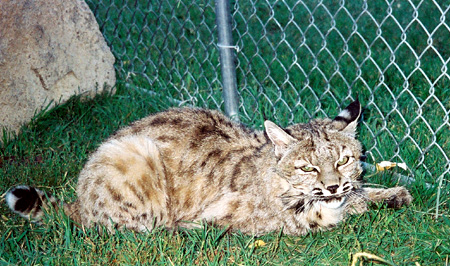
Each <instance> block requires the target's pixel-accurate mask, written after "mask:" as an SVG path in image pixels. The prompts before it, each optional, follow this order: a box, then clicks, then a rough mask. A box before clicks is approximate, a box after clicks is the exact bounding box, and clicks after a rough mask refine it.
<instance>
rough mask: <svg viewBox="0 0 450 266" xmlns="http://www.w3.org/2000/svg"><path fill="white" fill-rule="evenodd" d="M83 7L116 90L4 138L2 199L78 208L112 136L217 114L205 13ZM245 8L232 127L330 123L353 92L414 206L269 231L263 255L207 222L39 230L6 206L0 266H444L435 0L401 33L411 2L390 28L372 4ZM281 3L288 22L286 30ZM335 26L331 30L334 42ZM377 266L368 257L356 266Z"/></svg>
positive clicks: (53, 219)
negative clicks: (110, 65) (177, 113)
mask: <svg viewBox="0 0 450 266" xmlns="http://www.w3.org/2000/svg"><path fill="white" fill-rule="evenodd" d="M88 2H89V4H90V7H91V8H92V9H93V10H94V12H95V14H96V16H97V19H98V20H99V24H100V26H101V30H102V32H103V33H104V35H105V37H106V39H107V41H108V43H109V44H110V46H111V47H112V49H113V52H114V54H115V56H116V58H117V59H118V60H117V69H118V70H119V71H118V74H119V85H118V92H117V94H115V95H108V94H104V95H100V96H97V97H95V98H94V99H91V100H89V101H84V102H83V101H80V100H79V99H78V98H74V99H72V100H70V101H69V102H67V103H65V104H63V105H60V106H58V107H56V108H54V109H52V110H48V111H46V112H41V113H39V114H37V116H36V118H35V119H34V120H33V121H32V123H30V124H29V125H26V126H25V127H24V128H23V129H22V133H21V134H20V135H18V136H17V137H15V138H13V139H12V140H6V138H5V139H4V143H3V144H2V145H1V146H0V177H1V179H0V194H2V193H3V192H6V191H7V189H8V188H9V187H11V186H13V185H17V184H30V185H35V186H38V187H40V188H42V189H44V190H48V191H51V192H52V193H54V194H55V195H57V196H58V197H59V198H61V199H64V200H66V201H71V200H74V199H75V197H76V196H75V194H74V190H75V189H74V188H75V186H76V179H77V174H78V173H79V171H80V170H81V168H82V166H83V164H84V162H85V161H86V159H87V157H88V155H89V154H90V153H91V152H92V151H93V150H94V149H95V148H96V147H97V146H98V145H99V143H101V142H102V140H104V139H105V138H107V137H108V136H109V135H110V134H111V133H112V132H114V131H115V130H117V129H118V128H119V127H121V126H124V125H126V124H128V123H129V122H131V121H134V120H136V119H138V118H140V117H143V116H145V115H147V114H149V113H154V112H157V111H160V110H164V109H166V108H168V107H170V106H173V105H178V104H179V103H183V104H191V105H197V106H203V107H210V108H220V107H222V100H221V85H220V82H219V81H220V75H219V73H220V69H219V67H218V66H219V64H218V53H217V49H216V47H215V43H216V41H217V40H216V37H215V36H216V32H215V30H214V19H215V18H214V5H213V3H211V2H208V1H205V2H202V1H192V2H189V1H176V4H172V3H171V2H170V1H160V2H158V4H152V3H153V2H152V1H141V0H138V1H133V3H131V2H129V1H123V0H104V1H88ZM250 2H251V1H248V2H246V1H236V2H234V3H233V6H234V7H237V8H238V10H239V12H235V13H234V19H235V20H236V25H235V31H234V34H235V36H234V37H235V40H236V42H237V44H238V45H239V46H240V48H241V50H240V52H239V53H238V57H237V62H238V64H237V67H238V85H239V91H240V95H241V101H240V104H241V106H240V111H241V120H242V121H244V122H245V123H246V124H248V125H250V126H252V127H255V128H260V127H261V126H262V123H263V121H264V116H266V117H267V118H272V119H273V120H275V121H277V122H278V123H280V124H282V125H287V124H289V123H292V122H304V121H307V120H308V118H309V117H315V116H324V115H326V114H328V115H331V116H333V115H335V114H337V112H338V111H339V107H343V106H344V105H345V104H348V103H349V101H350V98H355V97H357V96H358V97H359V99H360V100H361V102H362V103H363V105H364V106H366V110H365V111H364V117H363V120H362V125H361V126H360V134H359V136H360V139H361V141H362V142H363V145H364V147H365V148H366V150H370V153H369V158H368V160H369V162H372V163H373V162H375V161H377V160H381V159H391V160H395V161H404V162H406V163H407V164H408V166H409V168H410V171H409V172H403V171H402V172H400V170H394V171H399V173H401V174H405V175H414V178H415V179H416V180H417V181H416V182H415V183H413V184H411V185H409V186H408V189H409V190H410V191H411V193H412V194H413V196H414V198H415V201H414V202H413V205H412V206H410V207H408V208H402V209H401V210H398V211H393V210H388V209H384V208H383V207H382V206H374V208H373V210H372V211H370V212H368V213H366V214H364V215H360V216H353V217H350V218H349V219H348V220H346V221H345V222H344V223H343V224H342V225H341V226H339V227H338V228H337V229H335V230H333V231H330V232H323V233H317V234H314V235H307V236H304V237H289V236H284V235H282V234H280V233H279V232H274V233H273V234H270V235H267V236H263V237H260V238H258V239H259V240H262V241H264V242H265V243H266V245H265V246H262V247H259V248H254V247H253V248H250V247H249V245H251V244H252V243H254V242H255V241H256V240H257V239H256V238H254V237H252V236H245V235H242V234H239V233H238V232H228V231H226V230H225V229H221V228H214V227H206V228H204V229H203V230H190V231H179V232H167V231H165V230H162V229H161V230H155V231H153V232H151V233H148V234H135V233H133V232H129V231H126V232H117V233H116V234H107V233H103V234H100V233H98V232H97V231H95V230H80V229H77V228H74V227H73V226H72V225H71V224H70V221H68V220H67V219H65V218H64V217H63V216H61V215H50V216H49V218H48V219H49V221H48V223H47V224H45V225H42V226H37V225H34V224H31V223H29V222H26V221H24V220H23V219H21V218H19V217H16V216H14V215H12V214H11V213H10V212H9V211H8V210H7V208H6V206H5V204H4V200H3V199H1V202H0V213H1V217H0V265H1V264H6V265H9V264H13V265H14V264H17V265H32V264H38V265H78V264H89V265H90V264H92V265H109V264H120V265H140V264H156V265H186V264H187V265H189V264H196V265H205V264H208V265H223V264H231V265H261V264H263V265H289V264H293V265H348V264H349V263H350V261H351V260H352V254H356V253H358V252H368V253H371V254H375V255H377V256H380V257H382V258H384V259H385V260H387V262H388V263H390V264H395V265H414V263H415V262H418V263H420V265H446V264H448V261H449V260H450V258H449V256H450V244H449V240H448V239H449V235H450V217H449V206H450V203H449V200H448V191H449V187H450V184H449V182H448V180H449V174H448V167H449V165H448V161H447V160H446V159H445V156H447V157H448V156H450V154H449V153H448V151H449V150H450V142H449V138H448V136H449V134H450V128H449V127H448V110H449V109H450V98H449V95H450V94H449V92H450V89H449V86H448V81H449V79H448V73H449V69H447V68H443V63H442V60H441V59H440V58H439V56H438V55H440V56H442V57H443V58H448V56H449V55H450V50H449V46H448V45H446V42H447V40H448V37H449V32H448V30H446V28H445V27H444V26H440V27H438V28H437V29H436V30H435V31H434V35H433V36H431V37H432V39H433V49H429V48H427V47H428V44H427V42H426V40H427V38H424V36H427V33H426V32H425V31H424V28H425V29H428V31H429V32H431V30H430V29H433V27H436V25H438V24H439V23H440V16H439V15H438V16H428V15H424V14H439V12H440V11H439V10H436V8H435V6H434V4H433V3H432V2H431V1H429V2H423V3H422V2H421V3H422V4H421V5H420V9H419V12H418V16H419V19H420V21H421V23H422V25H421V24H420V23H418V20H415V21H413V22H411V21H412V17H413V16H414V11H415V10H414V8H413V7H412V6H411V4H410V3H409V2H407V1H398V2H396V5H392V10H391V11H392V16H391V17H389V18H388V19H386V20H384V17H385V15H386V12H387V10H388V4H387V3H386V2H385V1H369V2H368V3H367V6H364V5H362V4H360V2H359V1H319V2H318V1H304V2H305V3H306V4H302V3H303V2H302V3H300V2H298V1H283V2H277V3H275V1H261V2H258V3H256V4H255V5H249V3H250ZM294 2H295V3H297V4H294ZM338 2H339V3H338ZM341 3H344V4H345V9H344V8H342V6H341ZM316 5H318V7H317V8H315V6H316ZM288 6H290V8H291V9H292V10H293V13H294V14H296V15H295V17H294V18H292V19H293V20H291V17H290V16H289V10H288ZM325 7H326V8H325ZM308 9H309V10H310V11H311V10H313V14H312V15H311V14H310V13H309V12H308ZM327 9H328V11H327ZM272 10H273V11H274V12H273V13H271V11H272ZM346 10H350V11H349V13H347V12H346ZM368 12H370V14H372V15H373V16H372V17H370V16H369V15H368ZM330 14H331V16H330ZM272 15H273V16H272ZM311 17H313V18H314V19H315V23H314V25H315V26H312V25H313V24H311V23H310V22H309V21H310V19H311ZM332 17H333V19H334V22H335V25H334V27H335V29H334V30H331V31H329V29H330V25H332V23H333V21H332V19H331V18H332ZM356 18H357V19H356ZM394 18H395V20H394ZM354 21H356V26H357V27H354V25H355V23H354ZM294 22H295V24H297V25H299V26H298V27H296V26H295V25H294ZM377 23H378V24H379V25H381V27H380V28H378V27H377ZM422 26H423V27H422ZM402 29H403V30H402ZM402 31H404V32H405V34H406V35H405V36H406V41H407V42H404V39H403V37H404V36H403V35H402ZM380 32H381V33H382V34H381V33H380ZM380 34H381V35H380ZM303 37H305V39H302V38H303ZM280 41H281V42H280ZM288 44H289V45H291V47H293V49H290V48H289V46H288ZM392 49H394V50H395V51H394V52H393V54H392ZM412 51H414V52H412ZM275 55H276V56H275ZM392 55H394V57H393V56H392ZM417 55H420V62H421V65H420V68H417V67H416V63H417V59H418V56H417ZM445 73H447V75H445ZM125 83H126V84H127V87H126V86H125V85H124V84H125ZM430 83H432V84H433V86H430ZM142 88H144V89H145V90H142ZM146 90H148V91H146ZM149 91H150V93H149ZM155 93H156V94H155ZM173 99H176V101H174V100H173ZM410 114H414V115H413V116H410ZM445 119H447V120H445ZM445 121H447V122H445ZM446 171H447V173H446V174H445V172H446ZM439 177H445V178H444V183H443V187H442V190H441V192H442V193H441V197H440V200H441V204H440V210H439V213H440V216H439V218H437V219H435V218H434V217H433V216H432V215H431V214H433V213H434V211H435V208H436V199H437V189H436V186H433V187H432V188H431V189H428V188H426V185H425V182H428V183H431V184H435V183H436V181H437V179H438V178H439ZM365 179H366V181H367V182H369V183H373V184H378V185H380V186H386V187H390V186H394V185H396V183H397V182H396V179H395V178H393V176H392V174H390V173H382V174H375V175H372V173H368V174H367V175H366V177H365ZM446 180H447V181H446ZM372 264H375V262H374V261H372V260H366V261H365V262H364V264H363V265H372Z"/></svg>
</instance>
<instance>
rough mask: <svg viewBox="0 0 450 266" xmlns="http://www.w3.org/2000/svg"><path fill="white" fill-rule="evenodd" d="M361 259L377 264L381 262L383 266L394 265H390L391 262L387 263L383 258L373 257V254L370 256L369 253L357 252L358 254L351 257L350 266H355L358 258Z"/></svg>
mask: <svg viewBox="0 0 450 266" xmlns="http://www.w3.org/2000/svg"><path fill="white" fill-rule="evenodd" d="M363 257H364V258H367V259H369V260H376V261H379V262H382V263H385V264H388V265H395V264H393V263H391V262H389V261H387V260H385V259H383V258H380V257H378V256H377V255H373V254H370V253H367V252H358V253H356V254H354V255H353V259H352V264H351V266H356V263H357V262H358V260H359V259H360V258H363Z"/></svg>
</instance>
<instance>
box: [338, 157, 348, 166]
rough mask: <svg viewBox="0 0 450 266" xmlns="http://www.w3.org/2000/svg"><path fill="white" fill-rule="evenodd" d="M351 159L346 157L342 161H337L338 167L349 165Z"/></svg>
mask: <svg viewBox="0 0 450 266" xmlns="http://www.w3.org/2000/svg"><path fill="white" fill-rule="evenodd" d="M348 160H349V157H348V156H345V157H343V158H342V159H340V160H339V161H337V165H338V166H342V165H345V164H346V163H348Z"/></svg>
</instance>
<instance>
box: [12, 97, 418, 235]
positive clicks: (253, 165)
mask: <svg viewBox="0 0 450 266" xmlns="http://www.w3.org/2000/svg"><path fill="white" fill-rule="evenodd" d="M360 109H361V108H360V104H359V102H354V103H352V104H350V105H349V106H348V107H347V108H346V109H344V110H343V111H342V112H341V113H340V114H339V115H338V116H337V117H336V118H335V119H334V120H330V119H323V120H322V119H318V120H313V121H311V122H310V123H307V124H296V125H293V126H289V127H287V128H286V129H282V128H280V127H278V126H277V125H275V124H274V123H272V122H270V121H266V122H265V131H257V130H252V129H249V128H247V127H245V126H243V125H241V124H238V123H235V122H232V121H231V120H229V119H228V118H227V117H225V116H223V115H222V114H220V113H219V112H217V111H210V110H204V109H193V108H183V109H171V110H168V111H165V112H161V113H158V114H155V115H151V116H148V117H146V118H144V119H142V120H139V121H137V122H135V123H133V124H132V125H130V126H128V127H126V128H124V129H122V130H119V131H118V132H117V133H116V134H114V135H113V136H112V137H110V138H109V139H108V140H107V141H105V142H104V143H103V144H102V145H101V146H100V147H99V148H98V149H97V151H95V152H94V153H93V154H92V155H91V157H90V159H89V160H88V162H87V163H86V165H85V167H84V168H83V170H82V171H81V173H80V176H79V180H78V186H77V194H78V199H77V200H76V201H75V202H73V203H67V204H64V211H65V212H66V214H67V215H69V216H70V217H71V218H72V219H73V220H74V221H75V222H77V223H79V224H82V225H84V226H87V227H90V226H93V225H96V224H101V225H104V226H106V227H107V228H109V229H111V230H112V229H113V228H115V227H119V228H129V229H132V230H136V231H146V230H151V229H152V228H154V227H155V226H164V227H166V228H172V229H173V228H177V227H179V226H182V227H187V228H192V227H198V226H200V225H201V223H202V222H211V223H214V224H216V225H219V226H224V227H230V228H231V229H234V230H240V231H242V232H244V233H248V234H255V235H258V234H264V233H268V232H272V231H279V230H283V231H284V232H285V233H286V234H291V235H302V234H305V233H307V232H309V231H317V230H326V229H329V228H333V227H335V226H336V225H337V224H338V223H339V222H340V221H342V220H343V219H344V217H345V216H346V215H347V214H354V213H362V212H364V211H366V210H367V203H368V202H372V201H376V202H378V201H386V202H387V203H388V205H389V206H392V207H396V208H397V207H400V206H401V205H404V204H409V203H410V202H411V199H412V198H411V196H410V194H409V193H408V191H407V190H406V189H405V188H403V187H396V188H391V189H372V188H362V187H361V183H360V174H361V171H362V170H361V166H360V163H359V158H360V156H361V145H360V143H359V141H357V140H356V138H355V135H356V133H355V132H356V125H357V120H358V118H359V116H360V112H361V110H360ZM6 200H7V203H8V205H9V207H10V208H11V209H12V210H13V211H14V212H17V213H19V214H20V215H22V216H24V217H27V218H30V219H34V220H39V219H40V217H41V215H42V210H43V209H46V208H48V207H49V206H50V205H52V206H53V207H56V208H57V207H58V204H56V203H57V201H56V199H54V197H52V196H45V194H44V192H42V191H40V190H38V189H35V188H32V187H28V186H18V187H15V188H12V189H11V190H10V191H9V192H8V193H7V196H6Z"/></svg>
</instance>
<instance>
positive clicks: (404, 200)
mask: <svg viewBox="0 0 450 266" xmlns="http://www.w3.org/2000/svg"><path fill="white" fill-rule="evenodd" d="M389 190H392V191H391V192H392V194H391V195H390V196H389V197H388V198H387V199H385V200H384V202H385V203H386V205H387V207H388V208H394V209H399V208H400V207H402V206H403V205H409V204H410V203H411V201H412V200H413V197H412V196H411V194H410V193H409V191H408V190H407V189H406V188H404V187H394V188H390V189H389Z"/></svg>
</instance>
